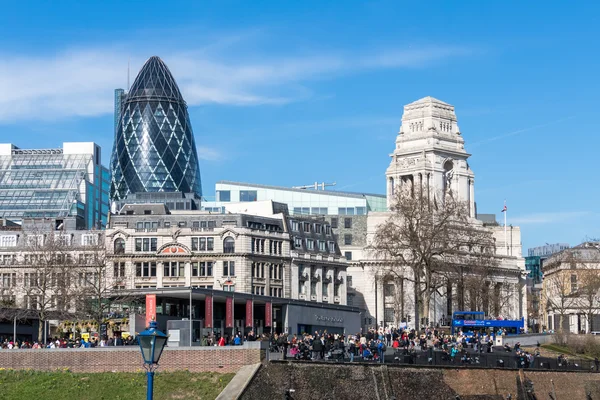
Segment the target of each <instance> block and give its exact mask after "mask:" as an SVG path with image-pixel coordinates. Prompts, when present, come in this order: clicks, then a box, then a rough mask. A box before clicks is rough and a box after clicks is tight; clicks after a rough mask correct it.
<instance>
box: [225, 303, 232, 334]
mask: <svg viewBox="0 0 600 400" xmlns="http://www.w3.org/2000/svg"><path fill="white" fill-rule="evenodd" d="M225 328H233V297H227V298H226V299H225Z"/></svg>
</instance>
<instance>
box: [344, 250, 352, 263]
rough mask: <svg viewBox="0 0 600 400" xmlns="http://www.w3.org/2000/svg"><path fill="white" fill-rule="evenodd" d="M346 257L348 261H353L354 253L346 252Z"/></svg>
mask: <svg viewBox="0 0 600 400" xmlns="http://www.w3.org/2000/svg"><path fill="white" fill-rule="evenodd" d="M344 257H346V260H348V261H351V260H352V252H351V251H346V252H344Z"/></svg>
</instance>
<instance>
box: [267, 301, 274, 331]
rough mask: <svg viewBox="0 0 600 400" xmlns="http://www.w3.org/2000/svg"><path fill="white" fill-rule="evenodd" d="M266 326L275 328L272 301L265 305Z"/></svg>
mask: <svg viewBox="0 0 600 400" xmlns="http://www.w3.org/2000/svg"><path fill="white" fill-rule="evenodd" d="M265 326H273V305H272V304H271V302H270V301H267V302H266V303H265Z"/></svg>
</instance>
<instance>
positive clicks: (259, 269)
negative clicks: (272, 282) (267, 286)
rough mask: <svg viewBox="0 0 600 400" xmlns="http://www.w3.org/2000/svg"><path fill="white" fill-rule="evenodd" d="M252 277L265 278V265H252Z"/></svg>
mask: <svg viewBox="0 0 600 400" xmlns="http://www.w3.org/2000/svg"><path fill="white" fill-rule="evenodd" d="M252 276H253V277H254V278H264V277H265V263H252Z"/></svg>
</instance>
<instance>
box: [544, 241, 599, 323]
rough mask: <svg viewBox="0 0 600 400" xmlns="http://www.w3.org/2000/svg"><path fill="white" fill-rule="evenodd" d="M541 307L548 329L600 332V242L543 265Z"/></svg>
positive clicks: (554, 257) (563, 253)
mask: <svg viewBox="0 0 600 400" xmlns="http://www.w3.org/2000/svg"><path fill="white" fill-rule="evenodd" d="M542 271H543V273H544V279H543V282H542V295H541V303H542V304H541V305H542V309H543V314H544V317H543V322H542V324H543V325H544V326H545V328H546V329H547V330H553V331H561V330H562V331H564V332H569V333H582V332H583V333H590V332H598V331H600V243H599V242H585V243H582V244H580V245H578V246H575V247H572V248H568V249H565V250H562V251H560V252H558V253H554V254H552V255H550V256H549V257H548V258H546V259H545V260H544V261H543V263H542Z"/></svg>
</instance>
